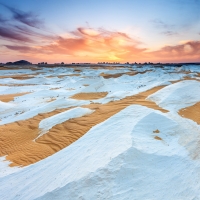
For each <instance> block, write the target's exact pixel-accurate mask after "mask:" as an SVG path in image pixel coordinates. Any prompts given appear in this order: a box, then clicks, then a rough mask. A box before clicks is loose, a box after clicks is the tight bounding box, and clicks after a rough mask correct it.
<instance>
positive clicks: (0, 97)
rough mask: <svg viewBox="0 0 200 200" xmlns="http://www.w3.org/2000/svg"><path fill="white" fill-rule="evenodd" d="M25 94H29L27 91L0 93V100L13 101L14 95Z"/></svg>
mask: <svg viewBox="0 0 200 200" xmlns="http://www.w3.org/2000/svg"><path fill="white" fill-rule="evenodd" d="M25 94H29V92H24V93H16V94H5V95H0V101H3V102H9V101H13V100H14V98H15V97H19V96H23V95H25Z"/></svg>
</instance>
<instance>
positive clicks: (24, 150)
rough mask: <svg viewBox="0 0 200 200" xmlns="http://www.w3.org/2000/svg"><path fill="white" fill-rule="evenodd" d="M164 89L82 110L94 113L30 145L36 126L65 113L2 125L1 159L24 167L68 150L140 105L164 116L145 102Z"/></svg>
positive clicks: (67, 124)
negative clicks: (93, 129)
mask: <svg viewBox="0 0 200 200" xmlns="http://www.w3.org/2000/svg"><path fill="white" fill-rule="evenodd" d="M163 87H164V86H159V87H156V88H153V89H151V90H148V91H146V92H142V93H140V94H138V95H134V96H130V97H126V98H124V99H122V100H119V101H114V102H110V103H107V104H90V105H87V106H82V107H85V108H91V109H94V110H95V112H93V113H92V114H90V115H86V116H83V117H79V118H76V119H70V120H68V121H66V122H63V123H62V124H58V125H56V126H54V127H53V128H52V129H50V131H49V132H48V133H47V134H45V135H43V136H41V137H40V138H38V139H37V140H36V142H33V140H34V139H35V138H36V137H37V136H38V133H39V129H38V124H39V122H40V121H41V120H42V119H44V118H46V117H49V116H52V115H55V114H57V113H60V112H63V111H64V110H66V109H60V110H57V111H53V112H50V113H44V114H39V115H37V116H35V117H33V118H31V119H28V120H24V121H19V122H15V123H11V124H7V125H3V126H1V127H0V132H2V133H3V134H1V135H0V146H1V151H0V155H1V156H4V155H7V157H6V159H7V160H10V161H11V162H12V164H11V166H26V165H29V164H33V163H35V162H37V161H39V160H41V159H44V158H46V157H48V156H50V155H52V154H53V153H56V152H57V151H59V150H61V149H63V148H65V147H67V146H69V145H70V144H71V143H73V142H75V141H76V140H78V139H79V138H80V137H82V136H83V135H84V134H85V133H87V132H88V131H89V130H90V129H91V128H92V127H93V126H95V125H97V124H99V123H101V122H103V121H105V120H106V119H108V118H109V117H111V116H113V115H114V114H116V113H118V112H119V111H121V110H122V109H124V108H126V107H127V106H129V105H132V104H139V105H144V106H147V107H150V108H153V109H157V110H160V111H162V112H167V110H164V109H162V108H160V107H158V106H157V105H156V104H155V103H154V102H151V101H147V100H145V99H146V97H147V96H148V95H150V94H151V93H154V92H156V91H157V90H159V89H161V88H163ZM22 127H23V128H22ZM27 133H28V134H27ZM29 133H30V134H29ZM8 135H9V137H8Z"/></svg>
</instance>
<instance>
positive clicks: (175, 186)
mask: <svg viewBox="0 0 200 200" xmlns="http://www.w3.org/2000/svg"><path fill="white" fill-rule="evenodd" d="M199 155H200V66H195V65H183V66H180V67H177V66H153V65H144V66H138V65H119V66H116V65H115V66H106V65H105V66H101V67H100V66H98V65H97V66H95V65H94V66H90V67H89V66H88V67H86V66H74V67H64V66H60V67H43V68H41V67H37V66H34V65H33V66H31V67H26V68H25V67H17V68H16V67H0V199H6V200H8V199H88V200H89V199H131V200H133V199H153V200H154V199H166V200H169V199H176V200H179V199H180V200H182V199H187V200H188V199H200V156H199Z"/></svg>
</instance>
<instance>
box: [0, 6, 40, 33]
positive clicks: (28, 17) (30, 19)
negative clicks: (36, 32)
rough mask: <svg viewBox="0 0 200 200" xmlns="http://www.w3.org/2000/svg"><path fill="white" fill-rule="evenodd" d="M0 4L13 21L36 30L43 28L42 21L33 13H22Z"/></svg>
mask: <svg viewBox="0 0 200 200" xmlns="http://www.w3.org/2000/svg"><path fill="white" fill-rule="evenodd" d="M0 4H1V5H2V6H4V7H6V8H7V9H8V10H9V11H10V12H11V13H12V15H13V19H15V20H17V21H18V22H21V23H23V24H26V25H28V26H30V27H34V28H38V29H40V28H42V27H43V21H42V20H41V19H39V18H38V15H36V14H34V13H33V12H24V11H20V10H18V9H16V8H13V7H10V6H7V5H5V4H2V3H0Z"/></svg>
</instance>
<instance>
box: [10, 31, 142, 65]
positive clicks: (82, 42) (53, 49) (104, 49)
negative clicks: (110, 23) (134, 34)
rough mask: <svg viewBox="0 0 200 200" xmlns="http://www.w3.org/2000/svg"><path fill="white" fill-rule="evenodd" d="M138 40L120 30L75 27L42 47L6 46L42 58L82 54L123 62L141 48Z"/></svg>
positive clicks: (72, 57) (76, 57) (81, 56)
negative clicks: (68, 34) (43, 56)
mask: <svg viewBox="0 0 200 200" xmlns="http://www.w3.org/2000/svg"><path fill="white" fill-rule="evenodd" d="M139 45H141V42H140V41H137V40H134V39H132V38H130V37H129V36H128V35H127V34H125V33H122V32H114V31H113V32H112V31H107V30H105V29H98V30H95V29H91V28H90V29H85V28H78V29H77V30H76V31H74V32H72V34H71V37H69V36H68V37H58V38H57V39H56V40H54V41H50V43H49V44H48V45H44V46H33V47H30V46H29V47H26V46H13V45H6V47H7V48H9V49H11V50H17V51H19V52H21V53H26V54H32V53H34V54H38V56H39V57H40V56H41V55H42V54H45V55H46V56H45V57H46V58H48V55H49V57H50V56H52V54H54V55H56V56H57V57H62V56H63V55H65V56H67V57H68V58H70V60H75V61H81V60H84V58H85V57H87V59H88V58H89V60H91V59H92V60H95V61H125V60H127V59H130V58H137V57H140V55H141V54H142V52H144V51H145V49H144V48H141V47H139Z"/></svg>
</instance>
